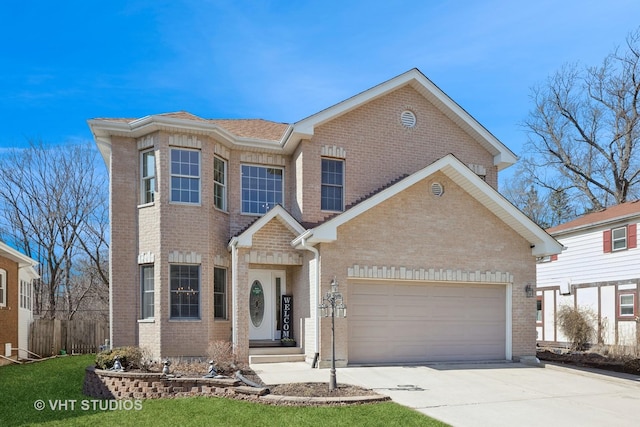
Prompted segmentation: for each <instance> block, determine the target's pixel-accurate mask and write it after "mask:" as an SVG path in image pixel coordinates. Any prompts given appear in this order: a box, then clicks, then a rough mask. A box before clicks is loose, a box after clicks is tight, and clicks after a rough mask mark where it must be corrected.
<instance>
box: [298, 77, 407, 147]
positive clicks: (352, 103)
mask: <svg viewBox="0 0 640 427" xmlns="http://www.w3.org/2000/svg"><path fill="white" fill-rule="evenodd" d="M415 73H419V71H417V70H416V69H415V68H414V69H412V70H410V71H408V72H406V73H403V74H400V75H399V76H396V77H394V78H392V79H391V80H387V81H386V82H384V83H381V84H379V85H377V86H374V87H372V88H371V89H367V90H365V91H364V92H360V93H359V94H357V95H354V96H352V97H351V98H347V99H345V100H344V101H341V102H339V103H337V104H335V105H333V106H331V107H329V108H326V109H324V110H322V111H320V112H318V113H315V114H313V115H311V116H309V117H307V118H305V119H302V120H300V121H299V122H297V123H295V124H294V130H293V131H294V133H296V134H300V135H304V136H306V137H307V138H310V137H312V136H313V134H314V131H315V127H316V126H320V125H322V124H323V123H326V122H328V121H330V120H333V119H335V118H337V117H340V116H341V115H343V114H345V113H348V112H349V111H351V110H354V109H356V108H358V107H360V106H361V105H364V104H366V103H367V102H370V101H372V100H374V99H376V98H379V97H381V96H383V95H386V94H387V93H389V92H391V91H393V90H395V89H397V88H399V87H401V86H404V85H405V84H407V83H409V82H410V81H411V80H412V79H414V78H415Z"/></svg>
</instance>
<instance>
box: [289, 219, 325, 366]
mask: <svg viewBox="0 0 640 427" xmlns="http://www.w3.org/2000/svg"><path fill="white" fill-rule="evenodd" d="M311 234H312V232H311V230H308V231H306V232H305V233H304V234H302V235H301V236H300V237H298V238H296V239H295V240H294V244H295V242H298V241H299V246H300V247H301V248H302V249H306V250H308V251H309V252H312V253H313V255H314V258H315V281H314V283H313V287H314V292H315V295H316V298H317V300H316V306H315V307H313V309H314V310H315V313H316V316H315V318H316V324H315V349H316V351H315V354H314V355H313V363H312V364H311V367H312V368H316V367H317V365H318V359H319V356H320V351H319V350H320V321H319V318H318V304H319V302H320V299H319V298H320V252H319V251H318V250H317V249H316V248H315V247H313V246H310V245H309V244H308V243H307V239H308V238H309V236H310V235H311Z"/></svg>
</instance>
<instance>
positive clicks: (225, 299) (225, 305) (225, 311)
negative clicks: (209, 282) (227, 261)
mask: <svg viewBox="0 0 640 427" xmlns="http://www.w3.org/2000/svg"><path fill="white" fill-rule="evenodd" d="M216 271H222V272H224V283H223V286H224V291H223V292H218V291H216V277H217V276H216ZM228 290H229V281H228V274H227V269H226V268H224V267H215V266H214V267H213V319H214V320H218V321H219V320H229V302H228V298H229V292H228ZM220 294H222V304H223V309H222V311H223V313H222V315H221V316H220V315H218V311H217V310H216V306H217V305H216V296H217V295H220Z"/></svg>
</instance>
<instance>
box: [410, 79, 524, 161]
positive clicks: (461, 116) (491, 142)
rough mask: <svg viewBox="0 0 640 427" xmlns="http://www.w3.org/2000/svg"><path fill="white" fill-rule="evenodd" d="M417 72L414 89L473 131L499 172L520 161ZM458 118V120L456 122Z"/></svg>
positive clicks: (469, 115)
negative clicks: (491, 156) (491, 155)
mask: <svg viewBox="0 0 640 427" xmlns="http://www.w3.org/2000/svg"><path fill="white" fill-rule="evenodd" d="M415 71H416V77H415V81H416V83H417V84H418V86H417V87H416V85H415V84H414V85H413V87H414V89H417V90H418V92H422V93H423V95H424V96H425V97H426V98H427V99H432V100H435V101H437V102H435V104H436V107H438V108H440V109H441V110H442V111H443V112H444V114H445V115H446V116H448V117H450V118H452V119H453V120H454V121H456V122H459V123H460V122H461V123H462V124H464V126H463V128H464V127H467V130H468V131H471V133H472V134H473V133H475V134H476V135H477V136H478V137H479V138H480V139H481V141H483V143H482V145H483V146H484V147H485V148H487V150H489V151H490V152H491V153H492V154H493V156H494V157H493V164H494V166H497V167H498V170H503V169H505V168H507V167H509V166H511V165H513V164H515V163H516V162H517V161H518V157H517V156H516V155H515V154H514V153H513V152H512V151H511V150H510V149H509V148H508V147H507V146H506V145H504V144H503V143H502V142H500V140H498V138H496V137H495V136H494V135H493V134H492V133H491V132H489V131H488V130H487V129H486V128H485V127H484V126H482V125H481V124H480V123H479V122H478V121H477V120H476V119H475V118H473V116H471V114H469V113H468V112H467V111H466V110H465V109H464V108H462V107H461V106H460V105H459V104H458V103H456V102H455V101H454V100H453V99H452V98H451V97H449V96H448V95H447V94H446V93H444V92H443V91H442V89H440V88H439V87H438V86H436V85H435V83H433V82H432V81H431V80H429V78H428V77H426V76H425V75H424V74H422V73H421V72H420V71H419V70H415ZM424 90H426V91H427V93H426V94H425V93H424V92H423V91H424ZM438 104H439V105H438ZM451 114H453V117H451ZM456 118H457V119H458V120H456Z"/></svg>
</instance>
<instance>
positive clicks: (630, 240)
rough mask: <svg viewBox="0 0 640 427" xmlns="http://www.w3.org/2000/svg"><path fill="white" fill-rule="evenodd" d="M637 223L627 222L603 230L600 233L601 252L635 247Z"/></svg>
mask: <svg viewBox="0 0 640 427" xmlns="http://www.w3.org/2000/svg"><path fill="white" fill-rule="evenodd" d="M636 229H637V224H629V225H625V226H624V227H617V228H613V229H611V230H604V232H603V234H602V247H603V252H616V251H623V250H625V249H633V248H635V247H637V232H636Z"/></svg>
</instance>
